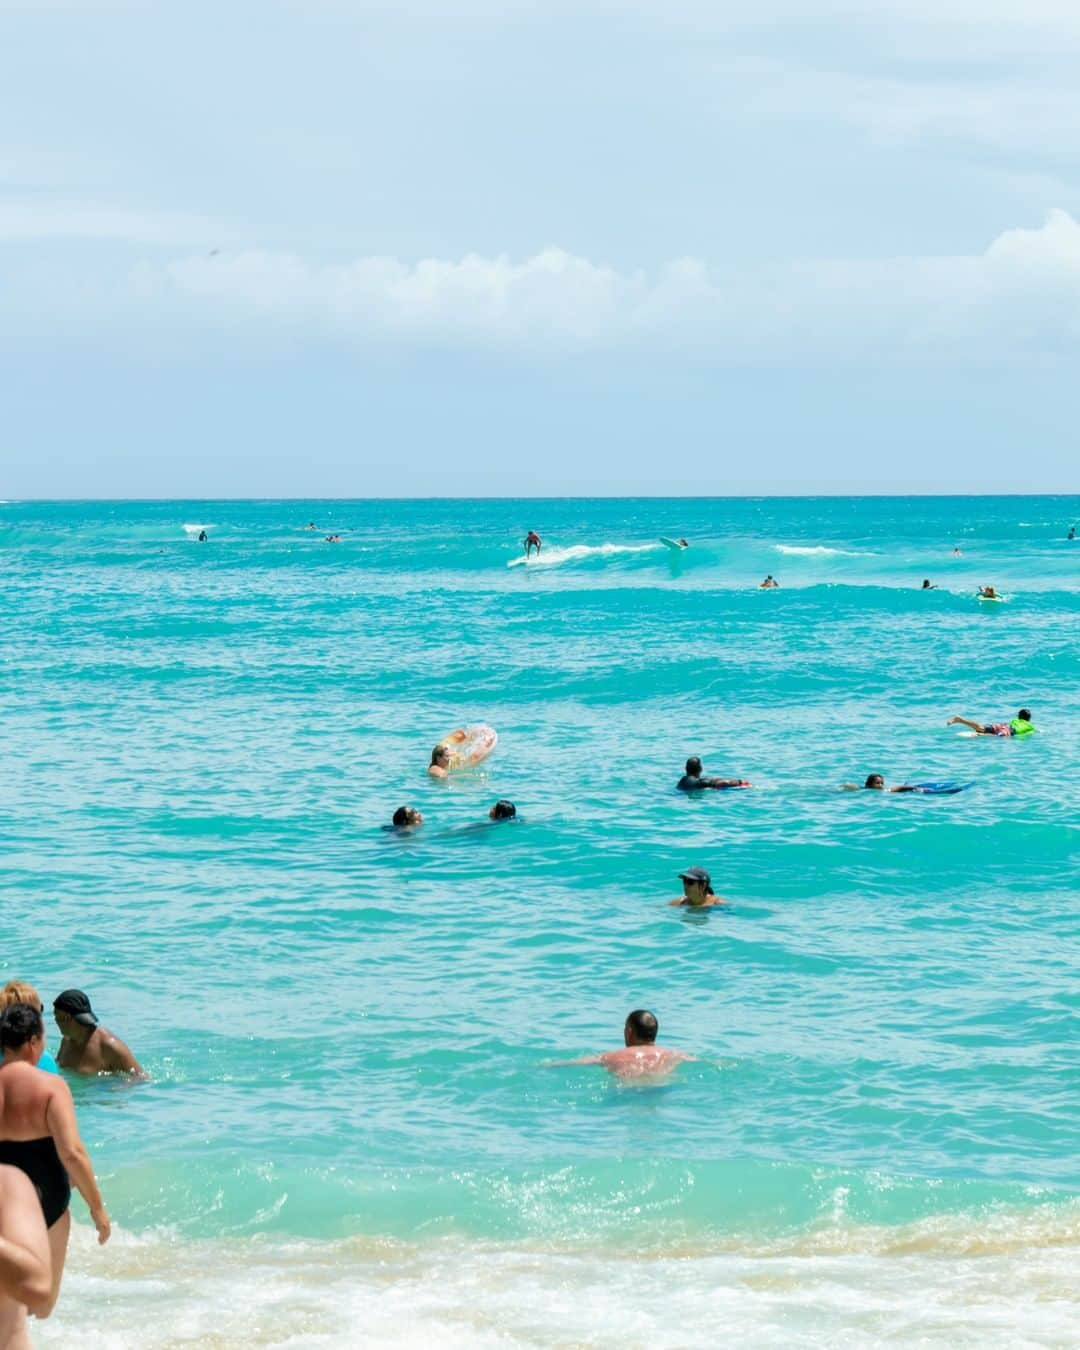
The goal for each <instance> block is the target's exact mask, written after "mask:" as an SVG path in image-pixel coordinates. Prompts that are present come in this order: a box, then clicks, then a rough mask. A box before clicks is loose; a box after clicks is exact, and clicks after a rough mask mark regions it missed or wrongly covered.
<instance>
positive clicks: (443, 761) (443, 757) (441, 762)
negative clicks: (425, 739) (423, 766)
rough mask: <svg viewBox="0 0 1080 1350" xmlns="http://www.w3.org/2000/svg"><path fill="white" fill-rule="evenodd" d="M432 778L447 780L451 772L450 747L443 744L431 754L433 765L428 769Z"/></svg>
mask: <svg viewBox="0 0 1080 1350" xmlns="http://www.w3.org/2000/svg"><path fill="white" fill-rule="evenodd" d="M427 771H428V773H429V774H430V775H431V776H432V778H445V777H446V775H447V774H448V773H449V772H450V747H449V746H448V745H443V744H442V743H441V742H440V743H439V744H438V745H437V746H436V747H435V749H434V750H432V752H431V763H430V764H429V765H428V767H427Z"/></svg>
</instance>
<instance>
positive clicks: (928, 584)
mask: <svg viewBox="0 0 1080 1350" xmlns="http://www.w3.org/2000/svg"><path fill="white" fill-rule="evenodd" d="M922 588H923V590H924V591H936V590H937V587H936V586H935V585H933V584H932V583H931V581H930V578H929V577H924V578H923V584H922Z"/></svg>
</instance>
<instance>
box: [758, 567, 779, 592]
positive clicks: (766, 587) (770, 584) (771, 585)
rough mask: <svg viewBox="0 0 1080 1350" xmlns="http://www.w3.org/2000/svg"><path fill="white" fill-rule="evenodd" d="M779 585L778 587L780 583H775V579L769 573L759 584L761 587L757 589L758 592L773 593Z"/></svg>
mask: <svg viewBox="0 0 1080 1350" xmlns="http://www.w3.org/2000/svg"><path fill="white" fill-rule="evenodd" d="M779 585H780V583H779V582H778V581H777V579H776V578H775V577H774V576H773V574H772V573H771V572H770V573H769V575H768V576H767V577H766V578H765V580H764V581H763V582H762V583H761V585H760V586H759V587H758V590H759V591H774V590H776V589H777V588H778V587H779Z"/></svg>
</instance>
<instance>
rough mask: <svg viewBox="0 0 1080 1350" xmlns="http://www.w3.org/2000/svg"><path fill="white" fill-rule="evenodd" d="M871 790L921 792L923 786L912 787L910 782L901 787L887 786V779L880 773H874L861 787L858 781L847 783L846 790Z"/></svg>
mask: <svg viewBox="0 0 1080 1350" xmlns="http://www.w3.org/2000/svg"><path fill="white" fill-rule="evenodd" d="M864 789H865V790H867V791H869V792H921V791H922V788H917V787H912V785H911V784H910V783H904V784H902V785H901V786H900V787H886V786H885V779H884V778H883V777H882V776H881V774H879V773H872V774H871V775H870V776H869V778H867V780H866V782H865V783H864V784H863V785H862V788H860V787H859V785H858V783H845V784H844V791H845V792H860V791H863V790H864Z"/></svg>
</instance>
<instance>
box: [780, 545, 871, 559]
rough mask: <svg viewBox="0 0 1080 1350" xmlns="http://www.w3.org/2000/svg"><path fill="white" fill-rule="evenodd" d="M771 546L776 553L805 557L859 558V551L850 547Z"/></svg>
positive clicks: (860, 555)
mask: <svg viewBox="0 0 1080 1350" xmlns="http://www.w3.org/2000/svg"><path fill="white" fill-rule="evenodd" d="M773 547H774V548H775V549H776V551H777V553H786V554H790V555H792V556H794V557H805V558H825V557H829V556H830V555H839V556H841V557H844V558H861V557H862V554H861V553H856V552H855V551H854V550H853V549H850V548H826V546H825V545H824V544H774V545H773Z"/></svg>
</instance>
